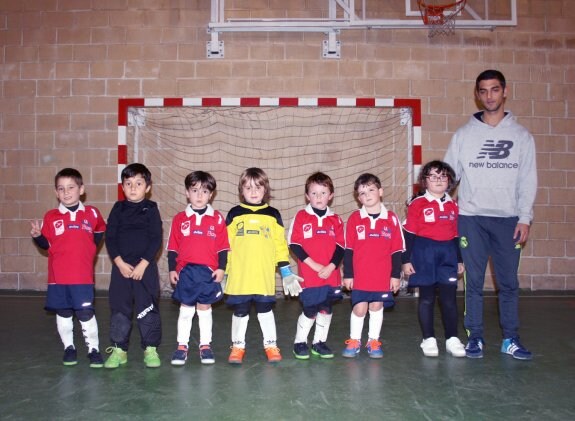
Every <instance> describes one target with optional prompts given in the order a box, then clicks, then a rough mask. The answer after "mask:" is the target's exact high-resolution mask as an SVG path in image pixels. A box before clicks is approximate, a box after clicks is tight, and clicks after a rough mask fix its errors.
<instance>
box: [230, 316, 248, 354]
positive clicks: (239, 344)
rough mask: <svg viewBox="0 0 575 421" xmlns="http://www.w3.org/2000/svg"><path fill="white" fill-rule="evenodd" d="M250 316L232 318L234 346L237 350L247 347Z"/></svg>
mask: <svg viewBox="0 0 575 421" xmlns="http://www.w3.org/2000/svg"><path fill="white" fill-rule="evenodd" d="M249 320H250V316H249V315H248V316H244V317H238V316H236V315H233V316H232V345H233V346H234V347H236V348H245V347H246V332H247V330H248V322H249Z"/></svg>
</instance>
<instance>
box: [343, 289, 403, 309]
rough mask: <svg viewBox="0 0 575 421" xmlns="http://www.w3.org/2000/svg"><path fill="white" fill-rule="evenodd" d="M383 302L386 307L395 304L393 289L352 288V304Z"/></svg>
mask: <svg viewBox="0 0 575 421" xmlns="http://www.w3.org/2000/svg"><path fill="white" fill-rule="evenodd" d="M374 302H381V303H383V307H384V308H390V307H393V306H394V305H395V300H394V298H393V292H391V291H362V290H359V289H352V290H351V306H352V307H353V306H355V305H356V304H357V303H374Z"/></svg>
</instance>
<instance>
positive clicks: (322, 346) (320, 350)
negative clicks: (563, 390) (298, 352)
mask: <svg viewBox="0 0 575 421" xmlns="http://www.w3.org/2000/svg"><path fill="white" fill-rule="evenodd" d="M311 353H312V354H313V355H314V356H316V357H320V358H325V359H329V358H333V352H332V351H331V349H329V347H328V346H327V344H326V343H325V342H316V343H315V344H313V345H312V346H311Z"/></svg>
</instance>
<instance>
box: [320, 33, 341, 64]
mask: <svg viewBox="0 0 575 421" xmlns="http://www.w3.org/2000/svg"><path fill="white" fill-rule="evenodd" d="M336 35H337V33H336V32H328V34H327V39H324V40H323V45H322V57H323V58H341V41H338V40H337V37H336Z"/></svg>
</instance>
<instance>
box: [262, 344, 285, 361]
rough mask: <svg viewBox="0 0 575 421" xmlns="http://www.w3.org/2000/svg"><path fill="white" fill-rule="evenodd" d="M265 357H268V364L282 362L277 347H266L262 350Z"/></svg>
mask: <svg viewBox="0 0 575 421" xmlns="http://www.w3.org/2000/svg"><path fill="white" fill-rule="evenodd" d="M264 349H265V351H266V355H267V357H268V362H270V363H277V362H278V361H281V360H282V355H281V354H280V349H279V348H278V347H277V346H268V347H266V348H264Z"/></svg>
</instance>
